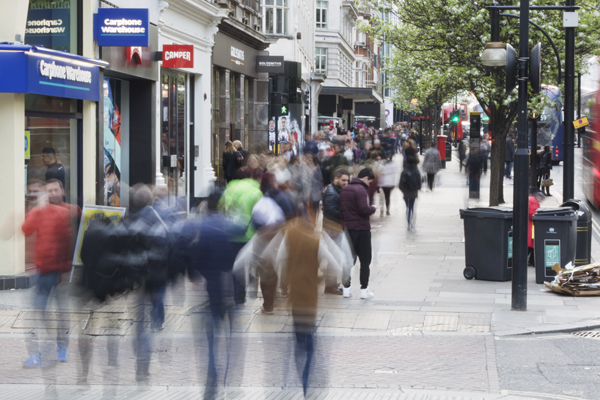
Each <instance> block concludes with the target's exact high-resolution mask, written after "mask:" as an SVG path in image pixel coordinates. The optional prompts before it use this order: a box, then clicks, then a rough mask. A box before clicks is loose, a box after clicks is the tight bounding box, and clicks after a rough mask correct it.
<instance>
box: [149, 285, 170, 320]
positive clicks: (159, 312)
mask: <svg viewBox="0 0 600 400" xmlns="http://www.w3.org/2000/svg"><path fill="white" fill-rule="evenodd" d="M166 291H167V285H164V286H161V287H159V288H153V289H151V290H150V300H151V302H152V310H151V311H150V321H151V322H150V326H151V327H152V328H156V329H160V328H161V327H162V325H163V323H164V322H165V292H166Z"/></svg>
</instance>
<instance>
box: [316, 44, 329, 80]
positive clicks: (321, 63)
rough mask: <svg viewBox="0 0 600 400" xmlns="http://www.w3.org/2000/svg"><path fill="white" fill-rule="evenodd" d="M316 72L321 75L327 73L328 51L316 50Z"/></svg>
mask: <svg viewBox="0 0 600 400" xmlns="http://www.w3.org/2000/svg"><path fill="white" fill-rule="evenodd" d="M315 72H317V73H319V74H326V73H327V49H324V48H322V47H317V48H316V49H315Z"/></svg>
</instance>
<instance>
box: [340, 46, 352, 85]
mask: <svg viewBox="0 0 600 400" xmlns="http://www.w3.org/2000/svg"><path fill="white" fill-rule="evenodd" d="M340 80H341V81H342V82H344V83H345V84H346V85H348V86H352V62H351V61H350V59H349V58H348V57H347V56H346V55H345V54H342V53H340Z"/></svg>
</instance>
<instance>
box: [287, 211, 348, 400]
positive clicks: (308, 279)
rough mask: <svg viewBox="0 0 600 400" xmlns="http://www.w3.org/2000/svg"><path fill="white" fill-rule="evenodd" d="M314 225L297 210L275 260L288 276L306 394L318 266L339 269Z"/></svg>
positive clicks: (315, 308) (311, 352)
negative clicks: (325, 265) (325, 264)
mask: <svg viewBox="0 0 600 400" xmlns="http://www.w3.org/2000/svg"><path fill="white" fill-rule="evenodd" d="M299 210H301V209H299ZM314 228H315V227H314V225H313V224H312V223H310V222H309V220H308V219H307V218H306V214H304V215H303V213H302V212H301V211H300V212H299V217H297V218H294V219H293V220H291V221H290V222H289V223H288V224H287V225H286V226H285V227H284V231H285V237H284V240H283V243H282V246H281V249H280V250H279V253H278V263H280V264H281V265H282V266H283V268H285V269H286V271H287V275H288V277H289V297H288V304H289V305H290V307H291V309H292V318H293V321H294V332H295V335H296V346H295V347H296V357H295V358H296V367H297V370H298V373H299V375H300V377H301V380H302V389H303V392H304V396H305V397H306V394H307V390H308V384H309V378H310V371H311V367H312V360H313V358H314V353H315V339H314V331H315V326H316V319H317V305H318V300H319V294H318V287H319V276H320V275H321V276H322V274H323V272H324V271H321V274H319V268H320V266H321V265H323V264H324V263H323V261H326V262H327V266H328V268H332V269H336V270H339V263H338V261H337V260H336V259H335V258H334V257H333V256H332V254H331V252H330V251H329V250H328V249H327V246H326V245H324V243H323V241H322V240H321V239H320V238H319V235H318V234H317V233H315V230H314Z"/></svg>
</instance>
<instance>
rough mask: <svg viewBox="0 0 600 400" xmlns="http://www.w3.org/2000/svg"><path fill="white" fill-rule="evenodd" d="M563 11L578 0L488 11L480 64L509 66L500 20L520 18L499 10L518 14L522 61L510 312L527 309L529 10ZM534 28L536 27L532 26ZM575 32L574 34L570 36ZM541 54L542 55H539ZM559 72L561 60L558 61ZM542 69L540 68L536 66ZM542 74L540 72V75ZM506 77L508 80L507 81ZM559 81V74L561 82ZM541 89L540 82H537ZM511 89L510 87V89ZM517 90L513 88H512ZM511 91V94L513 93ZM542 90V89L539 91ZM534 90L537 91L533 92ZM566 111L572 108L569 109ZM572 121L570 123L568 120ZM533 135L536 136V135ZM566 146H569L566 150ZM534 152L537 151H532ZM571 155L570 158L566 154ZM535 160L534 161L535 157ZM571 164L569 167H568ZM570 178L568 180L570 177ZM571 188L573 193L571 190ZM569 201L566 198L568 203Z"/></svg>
mask: <svg viewBox="0 0 600 400" xmlns="http://www.w3.org/2000/svg"><path fill="white" fill-rule="evenodd" d="M530 8H531V9H534V10H562V11H575V10H577V9H578V7H576V6H575V0H566V6H533V7H530V6H529V0H521V3H520V5H519V7H515V6H499V5H498V3H496V2H494V5H493V6H491V7H488V9H489V10H490V13H491V22H492V31H491V34H492V37H491V39H492V42H491V43H488V44H487V45H486V49H485V51H484V52H483V53H482V55H481V62H482V64H484V65H487V66H492V67H498V66H502V65H503V57H504V63H505V64H504V65H505V66H506V67H507V72H508V70H509V68H508V65H507V64H506V57H507V51H506V50H504V48H503V47H504V46H503V45H502V43H500V25H499V17H500V16H501V15H502V16H510V17H517V16H515V15H511V14H500V13H499V11H500V10H519V16H518V18H519V20H520V27H519V58H518V66H517V71H518V78H517V79H518V81H519V97H518V106H517V107H518V108H517V151H516V153H515V166H514V170H515V185H514V199H513V276H512V299H511V308H512V309H513V310H516V311H525V310H526V309H527V220H528V215H527V213H528V194H527V192H528V185H527V176H528V174H527V170H528V165H527V161H528V150H527V82H528V81H529V76H530V75H529V72H530V71H528V66H529V53H528V44H529V24H530V23H532V22H531V21H529V10H530ZM532 24H533V23H532ZM534 25H535V26H536V27H537V28H538V29H540V30H542V29H541V28H540V27H539V26H537V25H536V24H534ZM570 30H572V32H569V31H570ZM542 32H543V33H544V35H545V36H546V37H547V38H548V39H549V40H550V37H549V36H548V34H547V33H546V32H544V31H543V30H542ZM550 42H551V44H552V46H553V47H554V50H555V53H556V55H557V58H558V52H557V51H556V47H555V46H554V44H553V43H552V41H551V40H550ZM574 43H575V42H574V28H569V27H568V28H567V35H566V47H567V48H566V52H565V56H566V57H565V58H567V59H569V60H568V61H567V62H566V78H567V79H566V82H565V142H564V143H565V169H564V174H565V178H564V186H565V189H564V190H565V191H566V192H565V196H566V195H567V191H569V190H570V191H571V193H569V194H570V195H571V198H572V190H573V173H572V172H573V168H572V167H573V159H574V157H573V130H572V129H571V130H570V131H569V130H568V129H567V125H571V121H572V120H573V118H572V117H573V108H574V102H573V101H572V100H573V86H574V85H573V83H574V82H573V80H571V82H568V81H569V78H571V79H572V78H573V77H574V56H575V53H574V49H575V44H574ZM538 54H539V53H538ZM558 65H559V68H560V59H559V60H558ZM571 65H572V66H573V67H571ZM537 67H539V65H537ZM538 72H539V71H538ZM508 78H509V77H508V75H507V79H508ZM558 79H559V80H560V72H559V78H558ZM537 84H538V85H539V82H537ZM507 88H508V85H507ZM512 88H514V86H513V87H512ZM512 88H511V89H510V90H512ZM537 89H538V90H539V87H538V88H537ZM534 90H535V88H534ZM567 108H570V110H569V109H567ZM569 118H570V119H569ZM532 134H534V135H536V134H537V132H533V133H532ZM567 143H568V144H569V145H570V147H569V146H567ZM532 151H535V149H532ZM567 152H569V154H567ZM533 159H534V160H535V157H533ZM567 163H569V166H567ZM567 175H568V176H567ZM569 188H570V189H569ZM566 198H568V197H565V199H566Z"/></svg>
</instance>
